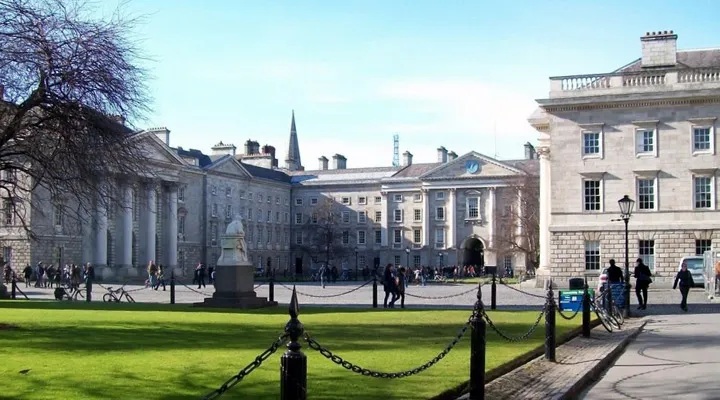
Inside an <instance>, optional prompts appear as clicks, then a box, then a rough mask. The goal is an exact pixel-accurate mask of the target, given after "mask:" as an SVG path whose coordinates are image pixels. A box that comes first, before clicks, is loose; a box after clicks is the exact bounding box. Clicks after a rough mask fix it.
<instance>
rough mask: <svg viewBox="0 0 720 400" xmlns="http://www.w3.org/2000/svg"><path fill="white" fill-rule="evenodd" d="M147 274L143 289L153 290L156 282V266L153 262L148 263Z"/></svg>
mask: <svg viewBox="0 0 720 400" xmlns="http://www.w3.org/2000/svg"><path fill="white" fill-rule="evenodd" d="M147 273H148V282H147V285H145V287H150V288H154V287H155V284H156V281H157V265H156V264H155V263H154V262H153V260H150V262H149V263H148V267H147Z"/></svg>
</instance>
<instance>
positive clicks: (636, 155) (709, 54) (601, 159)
mask: <svg viewBox="0 0 720 400" xmlns="http://www.w3.org/2000/svg"><path fill="white" fill-rule="evenodd" d="M676 43H677V35H676V34H674V33H673V32H672V31H669V32H668V31H663V32H649V33H647V34H646V35H645V36H643V37H641V39H640V44H641V50H642V51H641V57H640V58H639V59H637V60H635V61H633V62H631V63H630V64H628V65H626V66H624V67H621V68H620V69H618V70H616V71H613V72H610V73H600V74H591V75H575V76H562V77H552V78H550V95H549V97H548V98H546V99H541V100H538V101H537V102H538V104H539V108H538V109H537V111H536V112H535V113H534V114H533V115H532V116H531V117H530V119H529V121H530V123H531V125H532V126H533V127H535V128H536V129H537V130H538V131H539V132H540V141H539V147H538V154H539V158H540V177H541V178H540V187H541V189H540V193H541V194H540V214H541V215H540V236H541V238H540V249H541V251H540V253H541V257H540V269H539V270H538V271H537V272H538V276H539V277H540V276H545V277H547V276H553V277H556V278H561V279H560V280H559V284H561V285H563V284H567V283H566V282H567V278H569V277H583V276H586V277H588V278H590V279H592V280H594V279H596V278H597V276H598V274H599V272H600V270H601V269H602V268H603V267H605V266H607V264H608V260H609V259H611V258H614V259H616V260H617V261H618V264H619V265H622V264H623V263H624V257H625V235H624V224H623V222H622V221H617V219H618V218H619V213H620V211H619V207H618V204H617V201H618V200H619V199H620V198H622V197H623V196H624V195H629V196H630V197H631V198H632V199H634V200H635V201H636V203H635V211H634V213H633V214H632V217H631V219H630V223H629V229H630V234H629V235H630V236H629V258H630V261H631V263H632V264H631V268H632V266H634V260H635V259H636V258H642V259H643V260H645V263H646V264H648V265H649V266H650V267H651V269H653V270H654V271H655V275H656V282H657V281H658V280H661V281H662V280H667V279H670V278H671V277H672V276H674V273H675V271H676V270H677V268H678V263H679V261H680V259H681V258H682V257H683V256H689V255H696V254H702V252H704V251H705V250H710V249H711V247H712V246H713V245H715V246H717V244H718V243H719V242H720V211H718V202H717V192H718V185H719V184H720V182H718V179H717V176H718V174H717V170H718V167H720V157H719V156H718V154H717V147H716V146H717V141H718V134H717V118H718V116H720V49H704V50H677V44H676Z"/></svg>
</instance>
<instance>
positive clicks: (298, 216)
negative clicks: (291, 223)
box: [295, 213, 303, 225]
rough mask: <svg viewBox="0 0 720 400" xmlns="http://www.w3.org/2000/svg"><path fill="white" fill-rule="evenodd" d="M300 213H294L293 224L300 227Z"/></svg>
mask: <svg viewBox="0 0 720 400" xmlns="http://www.w3.org/2000/svg"><path fill="white" fill-rule="evenodd" d="M302 219H303V218H302V213H295V224H296V225H300V224H302Z"/></svg>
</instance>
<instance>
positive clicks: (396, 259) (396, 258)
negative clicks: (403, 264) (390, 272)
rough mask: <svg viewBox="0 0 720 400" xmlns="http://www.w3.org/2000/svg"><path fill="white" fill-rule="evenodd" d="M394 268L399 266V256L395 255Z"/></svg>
mask: <svg viewBox="0 0 720 400" xmlns="http://www.w3.org/2000/svg"><path fill="white" fill-rule="evenodd" d="M394 261H395V264H394V266H395V268H398V267H399V266H400V256H395V260H394Z"/></svg>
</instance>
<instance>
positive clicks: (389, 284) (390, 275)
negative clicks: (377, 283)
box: [383, 264, 398, 308]
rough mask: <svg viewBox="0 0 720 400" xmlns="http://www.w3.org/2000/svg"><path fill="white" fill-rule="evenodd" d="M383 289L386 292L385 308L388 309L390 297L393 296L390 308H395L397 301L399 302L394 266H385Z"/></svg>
mask: <svg viewBox="0 0 720 400" xmlns="http://www.w3.org/2000/svg"><path fill="white" fill-rule="evenodd" d="M383 289H384V290H385V301H383V308H388V297H390V295H392V299H391V300H390V308H395V301H396V300H397V298H398V296H397V283H396V281H395V272H394V271H393V265H392V264H388V265H386V266H385V271H384V272H383Z"/></svg>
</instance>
